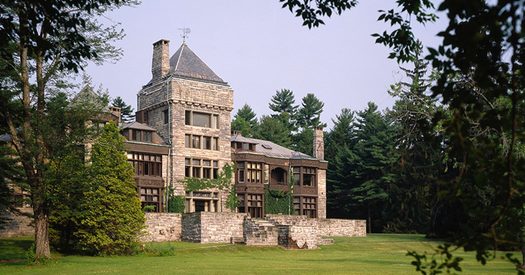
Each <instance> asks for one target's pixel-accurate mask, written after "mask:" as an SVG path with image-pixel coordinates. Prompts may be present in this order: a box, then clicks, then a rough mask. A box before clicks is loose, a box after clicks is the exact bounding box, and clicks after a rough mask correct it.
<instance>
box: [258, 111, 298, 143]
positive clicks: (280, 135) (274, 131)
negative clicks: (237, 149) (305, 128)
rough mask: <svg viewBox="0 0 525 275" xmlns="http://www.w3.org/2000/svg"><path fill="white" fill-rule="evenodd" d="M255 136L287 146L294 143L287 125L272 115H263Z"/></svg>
mask: <svg viewBox="0 0 525 275" xmlns="http://www.w3.org/2000/svg"><path fill="white" fill-rule="evenodd" d="M255 137H256V138H259V139H264V140H268V141H271V142H274V143H276V144H279V145H281V146H284V147H287V148H288V147H290V145H291V143H292V141H291V139H290V135H289V132H288V129H287V128H286V125H284V124H283V122H282V121H281V120H280V119H278V118H275V117H271V116H263V117H262V118H261V122H260V124H259V127H258V129H257V132H256V135H255Z"/></svg>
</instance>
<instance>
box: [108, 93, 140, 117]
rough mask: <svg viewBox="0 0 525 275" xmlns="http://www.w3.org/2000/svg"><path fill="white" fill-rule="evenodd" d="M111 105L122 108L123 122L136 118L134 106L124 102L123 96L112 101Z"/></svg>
mask: <svg viewBox="0 0 525 275" xmlns="http://www.w3.org/2000/svg"><path fill="white" fill-rule="evenodd" d="M111 105H112V106H113V107H118V108H120V119H121V120H122V121H123V122H130V121H133V120H135V114H134V113H133V108H132V107H131V105H128V104H126V102H124V99H122V97H120V96H117V97H116V98H115V99H113V101H112V102H111Z"/></svg>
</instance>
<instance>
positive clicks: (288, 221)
mask: <svg viewBox="0 0 525 275" xmlns="http://www.w3.org/2000/svg"><path fill="white" fill-rule="evenodd" d="M266 218H267V219H269V220H270V221H272V222H274V223H277V224H282V225H296V226H308V227H312V228H314V229H316V230H317V233H318V234H319V235H320V236H323V237H329V236H334V237H335V236H341V237H365V236H366V221H365V220H344V219H313V218H307V217H306V216H291V215H274V214H269V215H266Z"/></svg>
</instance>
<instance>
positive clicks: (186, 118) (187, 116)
mask: <svg viewBox="0 0 525 275" xmlns="http://www.w3.org/2000/svg"><path fill="white" fill-rule="evenodd" d="M184 121H185V124H186V125H191V111H186V112H185V113H184Z"/></svg>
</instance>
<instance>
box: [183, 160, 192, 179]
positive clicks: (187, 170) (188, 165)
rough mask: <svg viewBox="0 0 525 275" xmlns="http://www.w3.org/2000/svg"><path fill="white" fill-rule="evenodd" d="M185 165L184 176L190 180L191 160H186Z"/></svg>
mask: <svg viewBox="0 0 525 275" xmlns="http://www.w3.org/2000/svg"><path fill="white" fill-rule="evenodd" d="M184 165H185V169H184V176H185V177H187V178H189V177H191V159H189V158H187V159H185V160H184Z"/></svg>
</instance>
